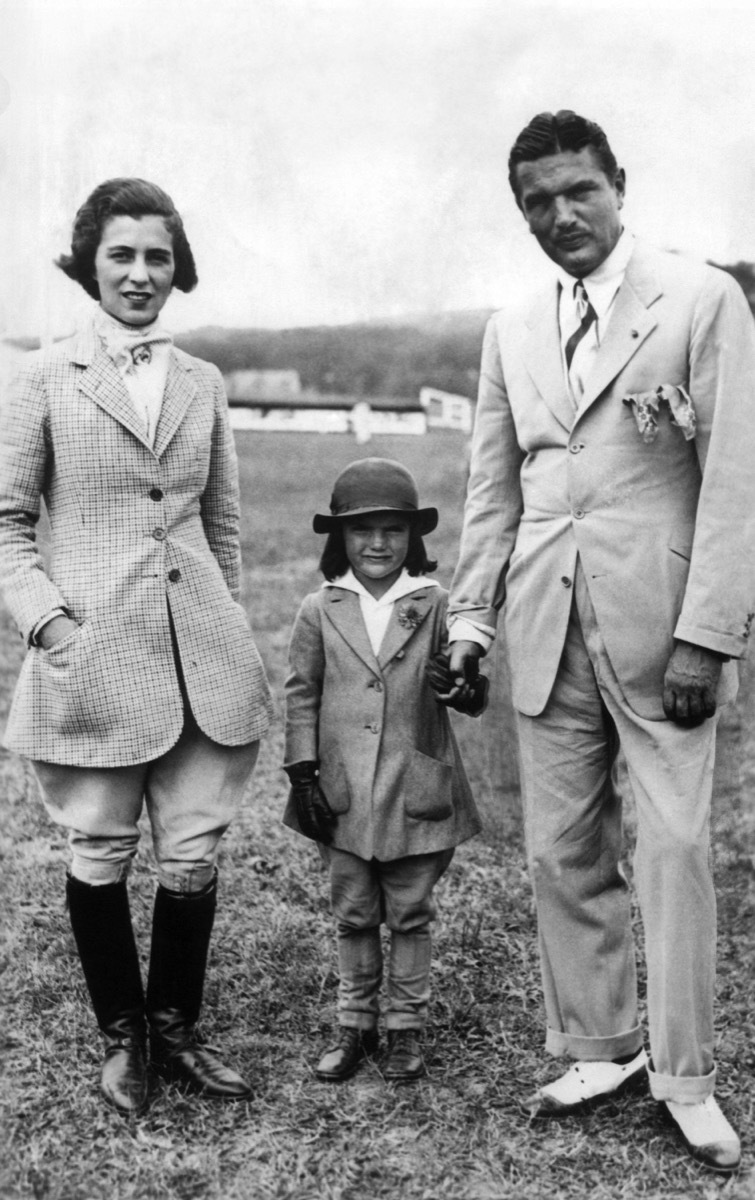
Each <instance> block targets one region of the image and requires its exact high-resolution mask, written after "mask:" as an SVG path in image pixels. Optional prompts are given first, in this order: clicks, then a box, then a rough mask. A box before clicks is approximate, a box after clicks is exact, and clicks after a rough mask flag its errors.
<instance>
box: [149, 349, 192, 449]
mask: <svg viewBox="0 0 755 1200" xmlns="http://www.w3.org/2000/svg"><path fill="white" fill-rule="evenodd" d="M196 394H197V385H196V383H195V381H194V378H193V376H192V372H191V369H190V368H188V367H184V366H183V365H182V364H180V363H179V362H178V360H177V358H176V355H175V353H174V352H173V351H171V355H170V366H169V368H168V378H167V379H166V381H165V394H164V396H163V403H162V408H161V409H160V420H159V421H158V423H157V433H156V434H155V454H156V455H157V457H158V458H159V457H160V456H161V455H162V454H163V453H164V452H165V450H166V448H167V447H168V445H169V444H170V441H171V439H172V438H173V436H174V434H175V432H176V430H177V429H178V427H179V425H180V424H181V422H182V421H183V419H184V417H185V416H186V412H187V409H188V408H189V405H190V404H191V402H192V401H193V400H194V398H195V396H196Z"/></svg>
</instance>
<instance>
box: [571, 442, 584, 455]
mask: <svg viewBox="0 0 755 1200" xmlns="http://www.w3.org/2000/svg"><path fill="white" fill-rule="evenodd" d="M584 448H585V444H584V442H572V444H571V446H570V447H569V452H570V454H579V452H580V450H584Z"/></svg>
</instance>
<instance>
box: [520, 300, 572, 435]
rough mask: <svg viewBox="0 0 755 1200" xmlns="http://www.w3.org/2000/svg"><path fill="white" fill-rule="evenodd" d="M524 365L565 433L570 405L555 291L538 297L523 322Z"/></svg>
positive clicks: (569, 417) (568, 424)
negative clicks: (525, 328)
mask: <svg viewBox="0 0 755 1200" xmlns="http://www.w3.org/2000/svg"><path fill="white" fill-rule="evenodd" d="M526 325H527V335H526V340H525V343H524V351H523V353H524V361H525V365H526V367H527V370H528V372H529V375H530V378H531V379H532V382H533V383H534V385H535V387H536V388H537V390H538V392H539V393H540V395H541V396H542V398H543V400H544V401H545V403H546V404H547V406H548V408H549V409H550V411H551V412H552V413H553V416H554V417H555V418H556V420H557V421H558V422H559V424H561V425H563V427H564V428H565V429H566V430H567V431H568V430H571V428H572V426H573V424H574V405H573V404H572V402H571V399H570V397H569V393H568V392H567V390H566V383H565V381H564V368H563V363H562V360H561V337H560V334H559V327H558V287H557V286H553V287H551V288H549V289H548V291H547V292H546V293H545V294H544V295H542V296H540V298H539V299H538V300H537V301H536V303H535V305H534V307H533V308H532V310H531V311H530V313H529V315H528V317H527V319H526Z"/></svg>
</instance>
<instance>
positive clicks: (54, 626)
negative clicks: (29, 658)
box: [37, 613, 79, 650]
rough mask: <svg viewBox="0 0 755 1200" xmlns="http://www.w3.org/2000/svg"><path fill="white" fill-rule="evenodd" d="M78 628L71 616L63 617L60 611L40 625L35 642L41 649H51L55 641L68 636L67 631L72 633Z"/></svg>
mask: <svg viewBox="0 0 755 1200" xmlns="http://www.w3.org/2000/svg"><path fill="white" fill-rule="evenodd" d="M78 628H79V625H78V622H77V621H74V620H73V618H72V617H65V616H63V614H62V613H61V614H60V615H59V616H57V617H53V618H52V620H51V621H48V622H47V624H46V625H43V626H42V628H41V629H40V631H39V633H38V634H37V644H38V645H40V646H41V647H42V649H43V650H52V648H53V646H54V645H55V644H56V643H57V642H62V641H63V638H65V637H68V635H69V633H74V632H75V630H77V629H78Z"/></svg>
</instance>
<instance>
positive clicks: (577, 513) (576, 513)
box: [572, 508, 585, 521]
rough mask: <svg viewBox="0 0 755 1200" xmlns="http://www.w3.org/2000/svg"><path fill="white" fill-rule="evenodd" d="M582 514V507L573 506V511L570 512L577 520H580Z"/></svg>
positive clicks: (583, 513) (583, 511)
mask: <svg viewBox="0 0 755 1200" xmlns="http://www.w3.org/2000/svg"><path fill="white" fill-rule="evenodd" d="M584 515H585V510H584V509H583V508H575V509H574V512H573V513H572V516H573V517H575V518H576V519H577V520H578V521H581V520H582V518H583V516H584Z"/></svg>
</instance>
